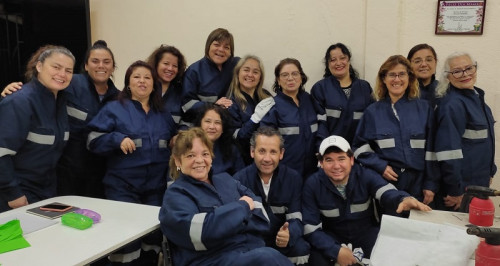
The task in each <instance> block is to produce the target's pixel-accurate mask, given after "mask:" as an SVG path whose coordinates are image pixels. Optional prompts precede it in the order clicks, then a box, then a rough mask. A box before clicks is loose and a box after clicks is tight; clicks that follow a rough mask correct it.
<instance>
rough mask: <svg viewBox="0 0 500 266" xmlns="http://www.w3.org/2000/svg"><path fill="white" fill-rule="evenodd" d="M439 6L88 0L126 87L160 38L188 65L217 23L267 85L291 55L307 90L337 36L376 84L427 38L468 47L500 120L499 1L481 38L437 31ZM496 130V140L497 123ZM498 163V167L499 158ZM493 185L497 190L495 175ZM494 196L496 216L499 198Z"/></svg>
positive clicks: (300, 0)
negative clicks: (381, 72)
mask: <svg viewBox="0 0 500 266" xmlns="http://www.w3.org/2000/svg"><path fill="white" fill-rule="evenodd" d="M436 10H437V0H419V1H415V0H376V1H369V0H351V1H345V0H316V1H305V0H274V1H267V0H254V1H234V0H205V1H201V0H198V1H195V0H186V1H172V0H147V1H136V0H106V1H102V0H90V12H91V14H90V17H91V28H92V40H93V41H95V40H98V39H104V40H106V41H107V42H108V45H109V47H110V48H111V49H112V50H113V52H114V53H115V57H116V60H117V64H118V69H117V70H116V72H115V80H116V84H117V86H118V87H122V86H123V76H124V72H125V70H126V68H127V66H128V65H129V64H130V63H132V62H133V61H135V60H138V59H145V58H146V57H147V56H148V55H149V54H150V53H151V52H152V51H153V49H154V48H156V47H158V46H159V45H160V44H169V45H174V46H176V47H177V48H179V49H180V50H181V51H182V52H183V54H184V55H185V56H186V59H187V61H188V65H189V64H191V63H193V62H195V61H196V60H198V59H200V58H201V57H202V56H203V55H204V46H205V40H206V37H207V36H208V34H209V33H210V32H211V31H212V30H213V29H215V28H218V27H223V28H227V29H228V30H229V31H230V32H231V33H232V34H233V35H234V37H235V54H236V55H238V56H244V55H246V54H255V55H258V56H259V57H261V59H262V60H263V62H264V65H265V69H266V71H265V75H266V81H265V87H266V88H271V84H272V83H273V80H274V78H273V70H274V67H275V66H276V64H277V63H278V61H279V60H280V59H283V58H285V57H295V58H297V59H299V60H300V62H301V63H302V64H303V68H304V71H305V72H306V74H307V75H308V76H309V82H308V83H307V84H306V89H308V90H309V89H310V88H311V86H312V85H313V84H314V83H315V82H316V81H318V80H319V79H321V77H322V74H323V71H324V67H323V62H322V58H323V56H324V53H325V51H326V48H327V47H328V46H329V45H330V44H332V43H335V42H343V43H345V44H346V45H348V46H349V48H350V49H351V52H352V53H353V58H352V65H353V66H354V67H355V68H356V69H357V70H358V72H359V73H360V75H361V77H364V79H366V80H368V81H369V82H370V83H371V84H372V86H374V85H375V83H374V81H375V76H376V73H377V71H378V69H379V67H380V65H381V64H382V63H383V62H384V61H385V59H387V57H389V56H390V55H393V54H402V55H404V56H406V55H407V53H408V50H409V49H410V48H411V47H412V46H414V45H415V44H418V43H424V42H425V43H428V44H430V45H432V46H433V47H434V48H435V49H436V51H437V53H438V57H439V59H441V61H442V60H444V59H445V58H446V57H447V56H448V55H449V54H450V53H452V52H454V51H468V52H470V53H471V54H472V55H473V56H474V57H475V59H476V60H477V62H478V66H479V70H478V80H477V86H478V87H480V88H483V89H484V90H485V91H486V96H487V97H486V101H487V102H488V104H489V105H490V106H491V108H492V110H493V113H494V116H495V117H496V118H497V119H498V118H500V88H498V85H497V80H496V79H495V78H497V77H500V70H499V69H500V67H499V66H498V62H500V29H499V28H498V25H500V17H499V16H495V14H498V13H499V12H500V1H496V0H489V1H487V5H486V14H485V25H484V31H483V35H479V36H471V35H452V36H445V35H435V34H434V27H435V21H436ZM441 72H442V63H441V62H440V61H438V73H441ZM439 76H440V74H438V77H439ZM495 130H496V132H497V134H496V135H497V136H496V137H497V139H500V138H499V136H500V129H499V128H498V125H496V126H495ZM499 152H500V145H497V154H500V153H499ZM497 158H500V156H497ZM496 162H497V165H500V160H499V159H497V160H496ZM493 187H494V188H497V189H500V178H496V180H494V184H493ZM495 201H496V204H495V205H497V215H500V208H498V205H499V204H500V197H497V198H495Z"/></svg>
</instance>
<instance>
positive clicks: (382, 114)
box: [353, 55, 432, 214]
mask: <svg viewBox="0 0 500 266" xmlns="http://www.w3.org/2000/svg"><path fill="white" fill-rule="evenodd" d="M374 94H375V98H376V100H377V102H375V103H374V104H372V105H370V106H369V107H368V108H367V109H366V110H365V113H364V115H363V117H362V118H361V121H360V122H359V126H358V129H357V131H356V136H355V137H354V141H353V147H354V156H355V158H356V159H357V160H358V162H360V163H362V164H363V165H364V166H366V167H369V168H372V169H374V170H375V171H377V172H378V173H380V174H381V175H382V176H383V178H385V179H386V180H387V181H389V182H390V183H392V184H393V185H394V186H396V188H398V189H400V190H404V191H406V192H408V193H409V194H410V195H412V196H414V197H416V198H417V199H419V200H422V199H423V196H424V195H425V196H426V197H425V200H424V203H429V202H430V201H431V199H430V198H428V197H427V194H431V193H430V192H427V191H424V192H423V191H422V189H426V187H424V181H425V180H424V170H425V152H426V140H427V137H428V132H429V128H430V121H432V120H431V119H432V110H431V107H430V106H429V103H428V102H427V101H425V100H421V99H419V90H418V82H417V77H416V76H415V74H414V73H413V71H412V70H411V65H410V62H409V61H408V60H407V59H406V58H404V57H403V56H401V55H393V56H391V57H389V58H388V59H387V60H386V61H385V62H384V63H383V64H382V66H381V67H380V70H379V72H378V75H377V83H376V86H375V93H374ZM426 200H427V201H426ZM391 214H392V213H391Z"/></svg>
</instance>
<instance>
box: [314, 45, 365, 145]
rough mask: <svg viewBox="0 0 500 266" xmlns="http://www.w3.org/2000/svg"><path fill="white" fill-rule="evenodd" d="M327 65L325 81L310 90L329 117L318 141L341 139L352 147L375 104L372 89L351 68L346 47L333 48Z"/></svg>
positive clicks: (326, 55)
mask: <svg viewBox="0 0 500 266" xmlns="http://www.w3.org/2000/svg"><path fill="white" fill-rule="evenodd" d="M324 62H325V74H324V75H323V77H324V79H322V80H320V81H318V82H316V84H314V86H313V87H312V89H311V95H312V97H313V98H314V99H315V100H316V101H317V102H318V103H319V105H320V106H321V108H322V109H323V110H324V112H325V114H326V120H322V121H320V123H319V129H318V141H319V142H321V141H322V140H323V139H324V138H326V137H328V136H330V135H339V136H342V137H344V138H345V139H346V140H347V141H349V143H352V140H353V138H354V133H355V132H356V128H357V126H358V123H359V119H361V116H363V112H364V110H365V109H366V107H368V105H370V104H372V103H373V102H374V100H373V97H372V95H371V94H372V87H371V86H370V84H369V83H368V82H367V81H365V80H362V79H360V78H359V77H358V72H357V71H356V70H355V69H354V68H353V67H352V64H351V52H350V51H349V49H348V48H347V47H346V46H345V45H344V44H343V43H336V44H332V45H330V47H328V49H327V50H326V54H325V58H324Z"/></svg>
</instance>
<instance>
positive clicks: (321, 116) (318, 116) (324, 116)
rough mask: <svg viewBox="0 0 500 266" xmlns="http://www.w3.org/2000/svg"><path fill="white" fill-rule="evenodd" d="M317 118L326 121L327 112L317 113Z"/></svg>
mask: <svg viewBox="0 0 500 266" xmlns="http://www.w3.org/2000/svg"><path fill="white" fill-rule="evenodd" d="M316 119H318V121H326V114H324V115H316Z"/></svg>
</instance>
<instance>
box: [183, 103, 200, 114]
mask: <svg viewBox="0 0 500 266" xmlns="http://www.w3.org/2000/svg"><path fill="white" fill-rule="evenodd" d="M197 102H199V101H198V100H191V101H189V102H187V103H186V104H185V105H183V106H182V111H184V112H187V111H188V110H189V109H191V108H192V107H193V106H194V105H195V104H196V103H197Z"/></svg>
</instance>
